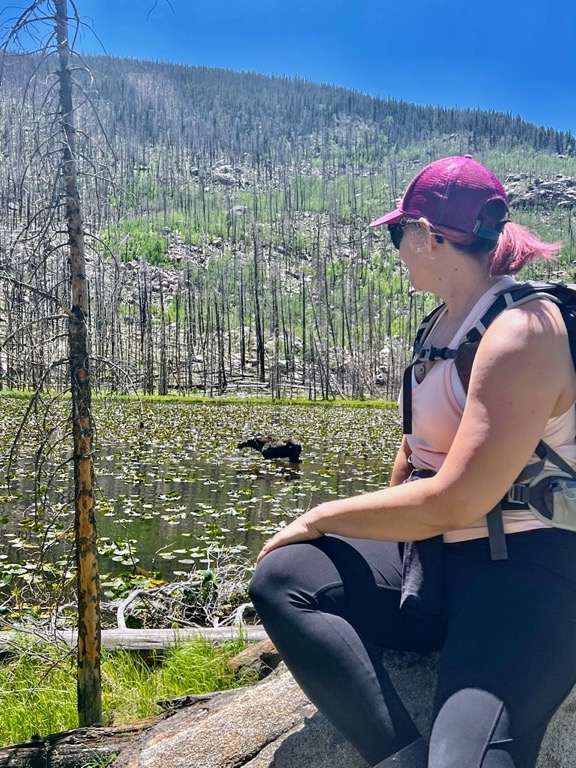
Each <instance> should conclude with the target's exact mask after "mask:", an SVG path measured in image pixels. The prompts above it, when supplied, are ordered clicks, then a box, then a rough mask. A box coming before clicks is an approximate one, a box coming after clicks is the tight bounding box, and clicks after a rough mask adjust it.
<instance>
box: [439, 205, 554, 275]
mask: <svg viewBox="0 0 576 768" xmlns="http://www.w3.org/2000/svg"><path fill="white" fill-rule="evenodd" d="M478 218H479V220H480V221H481V223H482V224H483V225H485V226H487V227H488V228H490V229H495V230H496V231H499V232H500V236H499V237H498V240H497V241H496V242H494V241H493V240H487V239H486V238H483V237H477V236H476V235H471V234H467V233H465V232H459V231H458V230H455V229H447V228H445V227H434V230H435V231H436V232H438V234H440V235H444V236H445V237H446V239H447V240H448V241H449V242H450V243H452V245H454V246H455V247H456V248H458V250H460V251H463V252H464V253H467V254H468V255H469V256H472V257H477V258H483V257H485V258H486V266H487V268H488V272H489V274H490V275H492V276H496V275H514V274H516V272H519V271H520V270H521V269H522V267H523V266H525V265H526V264H528V263H529V262H530V261H532V260H533V259H552V258H554V256H555V255H556V254H557V253H558V251H559V250H560V248H561V247H562V243H559V242H556V243H544V242H543V241H542V240H540V239H539V238H538V237H536V235H535V234H533V233H532V232H530V230H529V229H526V227H523V226H521V225H520V224H516V223H515V222H513V221H509V220H508V209H507V208H506V207H505V205H504V203H503V202H502V201H501V200H492V201H490V202H489V203H487V204H486V205H485V206H484V208H483V209H482V211H481V212H480V215H479V217H478Z"/></svg>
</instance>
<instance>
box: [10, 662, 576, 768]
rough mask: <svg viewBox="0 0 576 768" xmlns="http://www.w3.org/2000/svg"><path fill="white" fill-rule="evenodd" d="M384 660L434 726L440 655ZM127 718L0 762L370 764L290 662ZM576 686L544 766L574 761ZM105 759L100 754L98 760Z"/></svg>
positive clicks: (282, 767)
mask: <svg viewBox="0 0 576 768" xmlns="http://www.w3.org/2000/svg"><path fill="white" fill-rule="evenodd" d="M385 659H386V665H387V668H388V669H389V671H390V674H391V677H392V679H393V682H394V684H395V686H396V688H397V690H398V691H399V693H400V695H401V696H402V699H403V700H404V703H405V704H406V707H407V709H408V711H409V712H410V713H411V715H412V717H413V718H414V720H415V722H416V723H417V724H418V726H419V728H420V729H421V731H422V732H423V733H427V731H428V728H429V719H430V711H431V705H432V696H433V691H434V682H435V676H436V665H437V658H436V657H435V656H434V655H424V654H422V655H419V654H413V653H396V652H387V653H386V654H385ZM190 699H191V702H190V704H189V706H184V708H172V709H170V710H167V711H166V712H165V713H162V714H161V715H159V716H157V717H155V718H150V719H149V720H148V721H143V723H140V724H136V725H135V726H130V727H126V728H83V729H76V730H74V731H69V732H67V733H65V734H57V735H56V736H52V737H49V738H47V739H39V740H38V741H37V742H27V743H26V744H23V745H16V746H14V747H9V748H5V749H0V768H40V766H41V767H42V768H86V766H95V765H107V764H109V763H106V762H105V761H106V760H108V759H110V758H112V756H114V755H118V757H117V758H116V760H115V761H114V763H113V768H190V767H191V766H194V768H233V766H245V767H246V768H272V766H273V767H274V768H301V766H303V765H310V766H314V768H366V765H365V763H364V761H363V760H362V758H361V757H360V755H358V753H357V752H356V751H355V750H354V748H353V747H352V746H351V745H350V744H348V743H347V742H346V741H345V740H344V739H343V738H342V736H341V735H340V734H339V733H338V732H337V731H336V730H335V729H334V728H333V727H332V726H331V725H330V724H329V723H328V722H327V721H326V720H325V718H324V717H322V715H320V714H319V713H318V712H317V710H316V709H315V707H314V706H313V705H312V704H311V703H310V702H309V701H308V699H307V698H306V697H305V696H304V694H303V693H302V691H301V690H300V689H299V687H298V686H297V685H296V683H295V682H294V680H293V678H292V676H291V675H290V673H289V672H288V671H287V669H286V667H285V666H284V665H283V664H280V666H279V667H278V668H277V669H276V670H275V671H274V672H273V673H272V674H270V675H269V676H268V677H266V678H265V679H264V680H262V681H261V682H259V683H257V684H256V685H253V686H250V687H248V688H241V689H237V690H233V691H226V692H223V693H219V694H216V695H214V696H211V697H190ZM575 713H576V690H575V691H573V692H572V694H571V696H570V697H569V698H568V699H567V701H566V702H565V703H564V705H563V706H562V707H561V709H560V710H559V711H558V712H557V713H556V715H555V716H554V718H553V720H552V722H551V724H550V727H549V728H548V732H547V734H546V738H545V741H544V745H543V748H542V753H541V755H540V759H539V761H538V768H550V767H551V766H554V768H574V766H575V765H576V727H575V725H576V715H575ZM98 760H99V761H100V762H98Z"/></svg>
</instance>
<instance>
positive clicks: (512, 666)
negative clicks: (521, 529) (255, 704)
mask: <svg viewBox="0 0 576 768" xmlns="http://www.w3.org/2000/svg"><path fill="white" fill-rule="evenodd" d="M507 540H508V552H509V558H508V560H504V561H497V562H496V561H492V560H491V559H490V554H489V550H488V546H487V541H486V540H485V539H478V540H475V541H469V542H463V543H460V544H445V545H444V547H443V548H444V595H443V598H442V602H443V604H442V606H441V611H440V613H439V614H438V615H433V614H424V613H422V612H419V611H417V610H415V609H414V608H410V609H408V608H402V609H400V608H399V589H400V585H401V557H400V545H398V544H393V543H389V542H379V541H367V540H363V539H342V538H339V537H335V536H325V537H323V538H321V539H317V540H315V541H312V542H306V543H301V544H292V545H289V546H286V547H282V548H280V549H277V550H274V551H273V552H271V553H270V554H269V555H267V556H266V557H265V558H264V559H263V560H262V562H261V563H260V564H259V566H258V567H257V568H256V571H255V574H254V577H253V579H252V582H251V585H250V592H251V597H252V600H253V602H254V605H255V607H256V610H257V611H258V614H259V616H260V619H261V621H262V623H263V624H264V627H265V628H266V630H267V632H268V634H269V636H270V638H271V640H272V641H273V642H274V644H275V645H276V647H277V649H278V651H279V652H280V654H281V656H282V657H283V659H284V661H285V662H286V664H287V666H288V668H289V669H290V670H291V672H292V674H293V676H294V678H295V679H296V681H297V682H298V683H299V685H300V686H301V688H302V689H303V691H304V692H305V693H306V695H307V696H308V697H309V698H310V700H311V701H312V702H313V703H314V704H315V705H316V706H317V707H318V709H319V710H320V711H321V712H322V713H323V714H324V715H325V716H326V717H327V718H328V719H329V720H330V721H331V722H332V723H333V724H334V725H335V726H336V727H337V728H338V729H339V730H340V731H341V732H342V733H343V734H344V736H346V738H347V739H348V740H349V741H350V742H351V743H352V744H353V745H354V746H355V747H356V749H357V750H358V751H359V752H360V753H361V755H362V756H363V757H364V759H365V760H366V761H367V762H368V763H369V764H370V765H375V764H376V763H378V762H380V761H381V760H384V759H385V758H386V757H388V756H389V755H391V754H394V753H395V752H397V751H398V750H400V749H401V748H403V747H404V746H406V745H408V744H410V743H411V742H412V741H414V740H415V739H416V738H418V733H417V730H416V727H415V726H414V724H413V722H412V720H411V718H410V717H409V715H408V713H407V712H406V710H405V708H404V706H403V704H402V703H401V701H400V699H399V697H398V695H397V693H396V691H395V690H394V687H393V685H392V683H391V681H390V679H389V677H388V674H387V673H386V670H385V669H384V667H383V664H382V661H381V659H382V653H381V650H382V649H383V648H388V649H397V650H414V651H432V650H441V651H442V654H441V661H440V667H439V672H438V682H437V690H436V696H435V705H434V716H433V727H432V733H431V738H430V749H429V762H428V766H429V768H513V767H514V768H533V766H534V765H535V763H536V759H537V756H538V751H539V748H540V743H541V741H542V738H543V736H544V733H545V731H546V726H547V724H548V722H549V720H550V718H551V716H552V715H553V713H554V712H555V710H556V709H557V708H558V707H559V706H560V704H561V703H562V701H563V699H564V698H565V697H566V696H567V695H568V693H569V692H570V690H571V688H572V687H573V686H574V685H575V684H576V534H573V533H569V532H566V531H561V530H559V529H545V530H535V531H530V532H525V533H517V534H513V535H509V536H508V537H507Z"/></svg>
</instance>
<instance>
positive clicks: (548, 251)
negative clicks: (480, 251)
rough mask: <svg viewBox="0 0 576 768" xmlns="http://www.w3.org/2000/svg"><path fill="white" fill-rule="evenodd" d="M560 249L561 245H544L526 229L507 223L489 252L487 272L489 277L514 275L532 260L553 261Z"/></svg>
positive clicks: (511, 222)
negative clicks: (494, 246)
mask: <svg viewBox="0 0 576 768" xmlns="http://www.w3.org/2000/svg"><path fill="white" fill-rule="evenodd" d="M561 247H562V243H558V242H557V243H544V242H542V240H540V239H539V238H537V237H536V235H534V234H533V233H532V232H530V230H529V229H526V227H522V226H521V225H520V224H516V223H515V222H513V221H509V222H507V223H506V224H505V225H504V227H503V229H502V232H501V233H500V237H499V238H498V242H497V244H496V248H494V249H493V250H492V251H491V252H490V256H489V259H488V270H489V272H490V274H491V275H514V274H516V272H519V271H520V270H521V269H522V267H523V266H524V265H525V264H528V262H530V261H532V260H533V259H553V258H554V256H556V254H557V253H558V251H559V250H560V248H561Z"/></svg>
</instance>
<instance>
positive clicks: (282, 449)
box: [237, 435, 302, 464]
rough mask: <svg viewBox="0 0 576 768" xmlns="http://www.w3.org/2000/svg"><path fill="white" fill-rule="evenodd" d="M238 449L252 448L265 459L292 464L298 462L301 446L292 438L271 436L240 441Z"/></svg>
mask: <svg viewBox="0 0 576 768" xmlns="http://www.w3.org/2000/svg"><path fill="white" fill-rule="evenodd" d="M237 447H238V448H254V450H255V451H259V452H260V453H261V454H262V456H264V458H265V459H288V460H289V461H290V462H291V463H292V464H296V463H297V462H299V461H300V453H301V451H302V446H301V445H300V443H299V442H298V440H295V439H294V438H293V437H287V438H283V437H274V436H273V435H256V437H249V438H248V439H247V440H241V441H240V442H239V443H238V445H237Z"/></svg>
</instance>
